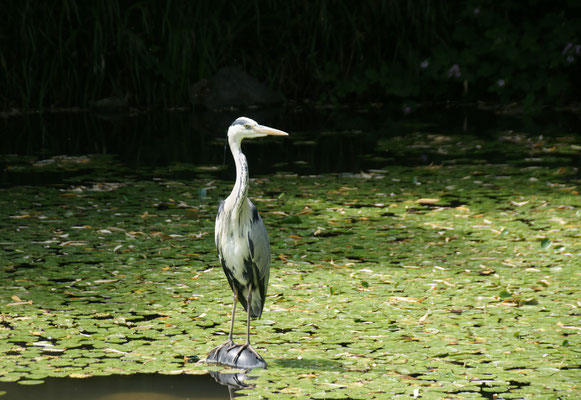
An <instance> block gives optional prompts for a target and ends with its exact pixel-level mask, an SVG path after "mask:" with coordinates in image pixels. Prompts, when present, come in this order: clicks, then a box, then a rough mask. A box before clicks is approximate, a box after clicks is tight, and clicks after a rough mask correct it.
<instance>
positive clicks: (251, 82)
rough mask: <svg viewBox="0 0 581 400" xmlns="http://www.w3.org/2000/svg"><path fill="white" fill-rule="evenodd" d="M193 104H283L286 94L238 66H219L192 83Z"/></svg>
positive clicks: (216, 107) (215, 106) (217, 106)
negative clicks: (283, 94)
mask: <svg viewBox="0 0 581 400" xmlns="http://www.w3.org/2000/svg"><path fill="white" fill-rule="evenodd" d="M191 97H192V104H193V105H194V107H200V106H202V107H204V108H207V109H210V110H220V109H224V108H229V107H242V108H244V107H253V106H269V105H275V104H280V103H282V102H283V101H284V98H283V96H282V95H281V94H280V93H278V92H276V91H274V90H272V89H270V88H269V87H268V86H266V85H265V84H263V83H261V82H259V81H258V80H257V79H255V78H253V77H251V76H250V75H248V74H247V73H246V72H244V71H242V70H241V69H239V68H236V67H225V68H222V69H220V70H219V71H218V72H217V73H216V75H214V77H212V78H211V79H202V80H201V81H199V82H197V83H195V84H194V85H193V86H192V92H191Z"/></svg>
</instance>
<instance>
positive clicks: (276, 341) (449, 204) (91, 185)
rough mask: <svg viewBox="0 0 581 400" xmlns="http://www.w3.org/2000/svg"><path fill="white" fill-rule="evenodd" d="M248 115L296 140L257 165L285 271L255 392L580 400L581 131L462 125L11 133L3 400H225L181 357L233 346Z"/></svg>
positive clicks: (376, 117) (526, 122) (403, 120)
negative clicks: (240, 161)
mask: <svg viewBox="0 0 581 400" xmlns="http://www.w3.org/2000/svg"><path fill="white" fill-rule="evenodd" d="M240 114H246V115H247V116H249V117H252V118H255V119H256V120H257V121H259V122H261V123H264V124H266V125H270V126H273V127H276V128H280V129H284V130H286V131H288V132H289V133H290V134H291V136H289V137H288V138H272V139H269V138H264V140H256V141H253V142H251V141H248V143H245V145H244V151H245V153H246V154H247V157H248V160H249V165H250V173H251V176H252V177H253V178H255V179H253V180H252V182H251V188H250V197H251V198H252V199H253V200H254V201H255V203H256V204H257V205H258V207H259V210H260V212H261V215H262V217H263V219H264V221H265V224H266V226H267V230H268V232H269V237H270V241H271V248H272V253H273V260H272V271H271V281H270V286H269V295H268V298H267V302H266V306H265V311H264V315H263V318H262V319H261V320H259V321H255V322H253V325H252V337H253V338H254V342H253V345H254V346H255V347H256V349H257V351H259V353H260V354H261V355H263V356H264V358H265V359H266V361H267V362H268V365H269V367H268V369H267V370H254V371H252V372H251V373H249V376H248V377H246V378H247V379H249V380H250V379H252V385H255V387H254V388H252V389H248V388H247V389H245V390H242V392H241V393H244V394H245V395H247V396H249V397H250V398H276V399H287V398H288V399H294V398H297V397H299V398H317V399H324V398H354V399H381V398H410V397H416V398H420V397H421V398H428V399H431V398H434V399H436V398H441V397H448V398H482V399H488V398H502V397H507V398H523V397H524V398H529V397H530V398H557V397H563V398H576V397H579V395H581V393H580V391H581V389H579V387H578V377H579V371H580V364H579V351H578V349H579V348H581V339H580V337H581V335H579V334H578V332H579V330H581V327H579V323H578V321H579V310H580V309H581V299H579V297H578V293H579V287H581V275H580V274H579V269H578V267H579V264H578V260H579V259H581V225H580V224H581V222H580V221H581V202H580V200H579V192H580V189H579V186H580V175H579V160H580V153H581V136H580V134H579V126H580V124H579V117H578V116H575V115H570V114H556V113H554V114H547V115H544V116H542V117H541V118H540V119H534V120H533V119H527V118H524V117H512V116H500V115H495V114H492V113H487V112H482V111H478V110H473V109H462V108H451V109H440V110H421V109H420V110H417V111H415V112H413V113H411V114H410V115H404V114H402V113H401V112H388V111H386V110H382V109H366V110H357V109H342V110H316V111H300V110H298V111H297V110H295V111H283V110H271V111H252V112H244V113H241V112H224V113H206V114H191V113H187V112H177V111H176V112H168V113H144V114H135V115H129V116H120V115H107V116H99V115H94V114H83V113H78V114H46V115H29V116H23V117H13V118H8V119H2V120H0V148H1V151H0V167H1V168H0V170H1V172H0V174H1V175H0V224H1V225H0V226H1V229H0V260H1V262H0V394H2V391H5V392H7V393H5V394H4V395H3V396H2V395H0V398H2V399H4V398H6V399H12V398H18V399H23V398H33V397H34V398H39V397H40V398H45V399H50V398H54V399H57V398H58V399H61V398H83V399H84V400H89V399H91V400H92V399H99V400H103V399H109V400H111V399H115V398H131V397H130V396H134V398H144V399H147V398H152V399H154V398H155V399H157V398H160V399H170V398H171V399H174V398H175V399H181V398H228V397H229V395H230V394H229V392H228V389H226V387H224V386H222V385H220V384H218V383H216V382H215V381H214V379H213V378H212V377H210V374H214V375H216V373H217V372H219V371H221V370H222V369H221V368H219V367H208V366H206V365H204V364H203V363H200V362H191V363H185V362H184V356H185V355H191V356H192V360H198V359H203V358H204V357H205V356H206V355H207V354H208V352H209V351H210V349H212V348H213V347H215V346H216V345H218V344H220V343H222V342H223V341H224V340H225V337H226V335H227V333H228V328H229V312H230V309H231V293H230V289H229V288H228V285H227V283H226V282H225V278H224V277H223V273H222V271H221V268H220V266H219V265H218V264H217V257H216V252H215V248H214V243H213V221H214V217H215V212H216V205H217V204H218V202H219V200H220V199H223V198H224V196H226V195H227V194H228V193H229V191H230V190H231V187H232V183H233V176H234V170H233V165H232V164H233V163H232V160H231V157H230V155H229V154H228V152H226V154H225V148H224V137H225V131H226V129H227V126H228V125H229V124H230V123H231V122H232V121H233V120H234V119H235V118H236V117H237V116H239V115H240ZM240 319H241V320H240V321H238V322H237V324H236V330H235V335H236V340H238V338H239V337H240V338H241V337H242V336H243V334H244V324H243V321H242V319H243V316H241V317H240ZM102 375H107V376H102ZM200 375H201V376H200ZM71 376H72V377H75V378H74V379H72V378H68V377H71ZM81 378H82V379H81ZM236 380H237V379H232V381H234V382H236ZM43 382H44V383H43ZM206 390H207V392H206ZM27 396H28V397H27ZM50 396H52V397H50ZM75 396H76V397H75ZM91 396H93V397H91ZM115 396H117V397H115ZM119 396H121V397H119ZM156 396H157V397H156ZM195 396H198V397H195ZM204 396H205V397H204ZM212 396H215V397H212Z"/></svg>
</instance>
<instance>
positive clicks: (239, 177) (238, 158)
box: [228, 140, 248, 214]
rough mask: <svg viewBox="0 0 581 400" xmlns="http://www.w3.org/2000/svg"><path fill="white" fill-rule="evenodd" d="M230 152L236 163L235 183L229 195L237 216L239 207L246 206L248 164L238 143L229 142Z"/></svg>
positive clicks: (234, 141)
mask: <svg viewBox="0 0 581 400" xmlns="http://www.w3.org/2000/svg"><path fill="white" fill-rule="evenodd" d="M228 142H229V144H230V151H232V156H233V157H234V162H235V163H236V183H235V184H234V188H233V189H232V193H230V196H229V197H230V198H232V199H233V201H234V210H235V212H236V213H237V214H238V213H240V209H241V207H242V206H243V205H244V204H246V195H247V193H248V162H247V161H246V156H244V154H243V153H242V150H241V149H240V144H241V143H240V141H236V140H229V141H228Z"/></svg>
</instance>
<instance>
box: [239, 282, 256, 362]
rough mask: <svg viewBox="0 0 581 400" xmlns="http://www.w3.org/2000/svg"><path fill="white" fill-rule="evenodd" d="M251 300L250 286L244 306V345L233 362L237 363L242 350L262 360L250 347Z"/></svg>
mask: <svg viewBox="0 0 581 400" xmlns="http://www.w3.org/2000/svg"><path fill="white" fill-rule="evenodd" d="M251 300H252V284H250V285H248V296H247V297H246V304H247V311H248V313H247V315H246V343H244V344H243V345H242V346H240V350H238V353H237V354H236V356H235V357H234V362H235V363H236V362H238V359H239V358H240V355H241V354H242V353H243V352H244V350H246V349H248V350H249V351H250V352H252V353H254V354H255V355H256V356H257V357H258V358H262V357H261V356H260V354H258V353H257V352H256V350H254V349H253V348H252V346H251V345H250V301H251Z"/></svg>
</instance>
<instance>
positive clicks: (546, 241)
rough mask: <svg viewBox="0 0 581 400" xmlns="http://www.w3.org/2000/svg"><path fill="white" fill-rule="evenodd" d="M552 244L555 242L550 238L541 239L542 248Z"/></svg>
mask: <svg viewBox="0 0 581 400" xmlns="http://www.w3.org/2000/svg"><path fill="white" fill-rule="evenodd" d="M551 244H553V243H552V242H551V241H550V240H549V239H543V240H542V241H541V248H542V249H548V248H549V247H550V246H551Z"/></svg>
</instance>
